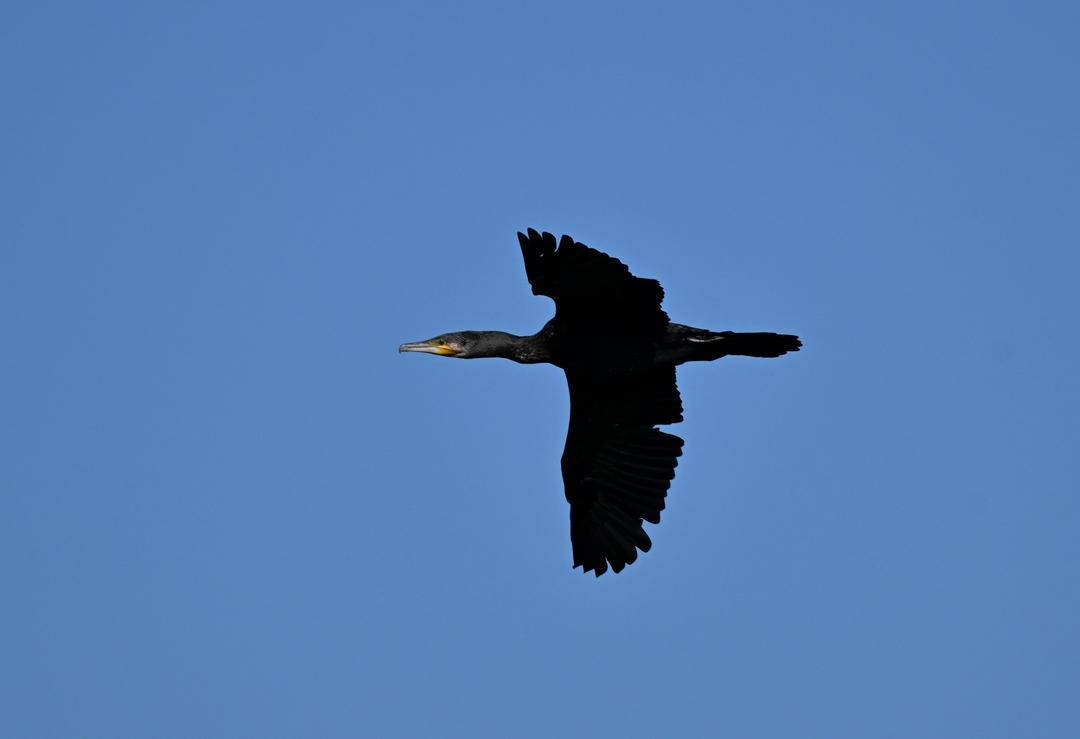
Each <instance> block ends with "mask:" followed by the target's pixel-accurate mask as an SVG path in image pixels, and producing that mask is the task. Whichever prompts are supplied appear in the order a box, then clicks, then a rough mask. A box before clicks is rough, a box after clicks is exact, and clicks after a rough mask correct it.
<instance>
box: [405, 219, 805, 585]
mask: <svg viewBox="0 0 1080 739" xmlns="http://www.w3.org/2000/svg"><path fill="white" fill-rule="evenodd" d="M518 240H519V241H520V242H521V254H522V256H523V257H524V258H525V274H526V276H527V277H528V279H529V284H530V285H532V291H533V294H534V295H546V296H547V297H549V298H551V299H553V300H554V301H555V317H554V318H552V319H551V320H550V321H548V322H547V323H546V324H544V327H543V328H542V329H540V331H539V332H538V333H536V334H533V335H532V336H514V335H513V334H508V333H504V332H502V331H460V332H457V333H449V334H442V335H441V336H436V337H435V338H434V339H429V340H427V341H420V342H417V343H413V344H402V345H401V346H400V347H399V349H398V350H399V351H403V352H427V353H429V354H438V355H440V356H444V357H458V358H461V359H473V358H475V357H503V358H505V359H510V360H513V361H515V362H520V363H522V364H534V363H537V362H547V363H549V364H553V365H555V366H556V367H561V368H562V370H563V371H564V372H565V373H566V381H567V384H568V385H569V386H570V428H569V430H568V432H567V434H566V447H565V448H564V450H563V456H562V474H563V483H564V486H565V488H566V500H567V502H569V503H570V543H571V546H572V548H573V553H574V567H578V566H581V567H582V568H584V571H585V572H589V571H590V570H592V571H593V572H595V573H596V576H597V577H599V576H600V575H602V574H604V573H605V572H606V571H607V568H608V565H609V564H610V565H611V568H612V569H613V570H615V572H620V571H621V570H622V569H623V567H625V566H626V565H628V564H631V563H632V562H634V561H635V560H636V559H637V550H638V549H640V550H641V551H643V552H647V551H649V548H650V547H651V546H652V542H651V541H650V540H649V536H648V535H647V534H646V533H645V530H644V528H643V527H642V521H643V520H644V521H648V522H649V523H653V524H656V523H660V511H662V510H663V509H664V498H665V497H666V496H667V490H668V487H669V486H670V485H671V480H672V479H673V478H674V477H675V466H676V464H677V457H679V456H680V455H681V454H682V445H683V440H682V439H680V438H679V437H678V436H674V435H672V434H668V433H664V432H663V431H660V430H658V429H657V428H656V426H657V425H662V424H669V423H678V422H680V421H682V420H683V416H682V400H681V398H680V397H679V389H678V387H676V385H675V367H676V366H677V365H680V364H682V363H683V362H695V361H705V362H709V361H712V360H714V359H719V358H720V357H725V356H728V355H730V354H736V355H740V356H746V357H779V356H780V355H781V354H786V353H787V352H793V351H798V350H799V347H800V346H802V343H801V342H800V341H799V338H798V337H797V336H791V335H789V334H774V333H736V332H733V331H719V332H716V331H707V330H705V329H701V328H692V327H690V326H683V325H681V324H678V323H672V322H671V321H670V320H669V319H668V315H667V313H665V312H664V311H663V310H662V309H661V308H660V303H661V301H662V300H663V299H664V290H663V288H662V287H660V283H659V282H657V281H656V280H648V279H644V278H641V277H635V276H634V275H632V274H630V270H629V269H628V268H627V267H626V265H625V264H623V263H622V262H620V261H619V260H618V259H615V258H614V257H610V256H608V255H607V254H604V253H603V252H600V251H597V250H596V249H590V248H589V247H587V246H585V245H584V244H580V243H578V242H576V241H574V240H573V239H572V238H571V237H569V236H563V237H562V239H560V241H559V243H558V246H556V244H555V237H554V236H553V235H552V234H550V233H546V232H545V233H537V232H536V231H534V230H533V229H531V228H530V229H529V230H528V233H527V234H523V233H518Z"/></svg>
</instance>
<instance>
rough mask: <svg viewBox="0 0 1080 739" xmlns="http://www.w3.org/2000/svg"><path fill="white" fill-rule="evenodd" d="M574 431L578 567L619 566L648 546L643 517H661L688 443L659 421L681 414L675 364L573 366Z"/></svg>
mask: <svg viewBox="0 0 1080 739" xmlns="http://www.w3.org/2000/svg"><path fill="white" fill-rule="evenodd" d="M566 379H567V384H568V385H569V386H570V429H569V431H568V432H567V435H566V448H565V450H564V451H563V457H562V473H563V482H564V485H565V487H566V499H567V501H568V502H569V503H570V541H571V544H572V546H573V552H574V567H577V566H579V565H580V566H581V567H582V568H583V569H584V571H585V572H589V571H590V570H592V571H594V572H595V573H596V576H597V577H599V576H600V575H602V574H604V572H606V571H607V568H608V564H610V565H611V568H612V569H613V570H615V572H620V571H621V570H622V569H623V567H625V566H626V565H628V564H631V563H632V562H634V561H635V560H636V559H637V550H639V549H640V550H641V551H643V552H647V551H649V549H650V547H651V546H652V542H651V541H650V540H649V536H648V534H646V533H645V530H644V528H643V527H642V521H643V520H644V521H648V522H649V523H654V524H655V523H660V511H662V510H663V509H664V498H665V497H667V490H668V487H669V486H670V485H671V480H672V479H673V478H674V477H675V466H676V465H677V464H678V460H677V458H678V457H679V456H680V455H681V454H682V445H683V441H682V439H680V438H679V437H678V436H673V435H671V434H667V433H664V432H663V431H659V430H658V429H656V428H655V425H656V424H666V423H678V422H679V421H681V420H682V400H681V398H680V397H679V389H678V387H677V386H676V384H675V367H674V366H671V365H667V366H660V367H652V368H649V369H646V370H633V371H613V370H612V371H606V372H605V371H592V370H573V369H567V370H566Z"/></svg>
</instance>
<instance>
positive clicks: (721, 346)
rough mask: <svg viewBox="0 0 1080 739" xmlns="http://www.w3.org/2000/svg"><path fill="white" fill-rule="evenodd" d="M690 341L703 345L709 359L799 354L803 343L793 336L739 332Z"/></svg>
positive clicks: (721, 333)
mask: <svg viewBox="0 0 1080 739" xmlns="http://www.w3.org/2000/svg"><path fill="white" fill-rule="evenodd" d="M690 341H692V342H694V343H696V344H701V345H702V348H703V349H705V350H706V352H707V353H708V355H709V357H708V358H709V359H718V358H720V357H726V356H729V355H736V356H740V357H779V356H781V355H782V354H787V353H788V352H797V351H799V347H801V346H802V342H801V341H799V337H798V336H792V335H791V334H774V333H768V332H758V333H739V332H737V331H710V332H708V334H706V335H705V336H702V337H695V338H691V339H690Z"/></svg>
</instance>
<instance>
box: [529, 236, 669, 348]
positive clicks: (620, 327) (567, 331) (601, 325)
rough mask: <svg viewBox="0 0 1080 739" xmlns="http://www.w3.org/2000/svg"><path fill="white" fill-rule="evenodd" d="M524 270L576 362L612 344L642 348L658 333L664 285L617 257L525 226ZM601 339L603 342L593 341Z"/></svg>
mask: <svg viewBox="0 0 1080 739" xmlns="http://www.w3.org/2000/svg"><path fill="white" fill-rule="evenodd" d="M518 241H520V242H521V255H522V257H524V260H525V275H526V276H527V277H528V279H529V284H530V285H532V291H533V295H546V296H547V297H549V298H551V299H553V300H554V301H555V321H556V322H557V324H558V325H559V334H560V337H561V340H562V341H563V342H564V343H565V344H566V346H567V350H568V351H570V352H572V353H573V355H574V356H575V357H576V358H578V359H579V360H582V361H588V360H590V359H591V358H593V355H595V354H597V353H598V352H600V351H604V352H608V354H607V357H608V359H611V356H610V351H611V350H612V348H613V347H614V348H617V349H618V351H619V352H620V353H622V354H624V355H627V354H632V353H634V352H635V351H639V350H643V348H644V347H645V346H646V345H648V346H651V345H652V342H653V341H654V340H655V339H656V338H657V337H658V336H659V335H661V334H662V333H663V331H664V328H665V326H667V324H668V315H667V313H665V312H664V311H663V310H662V309H661V308H660V303H661V302H662V301H663V299H664V289H663V288H662V287H661V286H660V283H659V282H657V281H656V280H650V279H645V278H642V277H635V276H634V275H632V274H630V270H629V268H628V267H627V266H626V265H625V264H623V263H622V262H620V261H619V260H618V259H616V258H614V257H611V256H608V255H607V254H604V253H603V252H601V251H597V250H596V249H591V248H589V247H587V246H585V245H584V244H581V243H578V242H576V241H574V240H573V239H572V238H571V237H569V236H563V237H562V239H560V240H559V243H558V246H556V243H555V237H554V236H553V235H552V234H550V233H547V232H546V231H545V232H544V233H542V234H541V233H538V232H537V231H535V230H534V229H531V228H530V229H529V230H528V232H527V233H520V232H519V233H518ZM599 338H602V339H603V341H597V339H599Z"/></svg>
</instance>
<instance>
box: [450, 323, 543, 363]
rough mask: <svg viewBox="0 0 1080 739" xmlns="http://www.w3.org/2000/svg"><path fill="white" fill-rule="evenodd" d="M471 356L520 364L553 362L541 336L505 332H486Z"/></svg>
mask: <svg viewBox="0 0 1080 739" xmlns="http://www.w3.org/2000/svg"><path fill="white" fill-rule="evenodd" d="M469 354H470V356H472V357H502V358H503V359H509V360H511V361H512V362H518V363H519V364H536V363H538V362H549V361H551V359H550V356H549V354H548V351H547V347H546V346H545V344H544V342H543V341H542V340H541V338H540V334H534V335H532V336H516V335H514V334H508V333H506V332H505V331H485V332H484V336H483V339H482V340H481V341H479V342H478V343H477V345H476V347H474V348H473V349H472V350H470V352H469Z"/></svg>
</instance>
